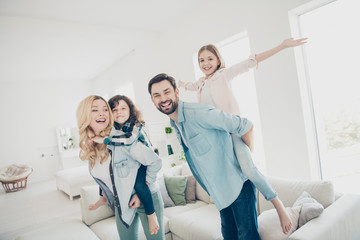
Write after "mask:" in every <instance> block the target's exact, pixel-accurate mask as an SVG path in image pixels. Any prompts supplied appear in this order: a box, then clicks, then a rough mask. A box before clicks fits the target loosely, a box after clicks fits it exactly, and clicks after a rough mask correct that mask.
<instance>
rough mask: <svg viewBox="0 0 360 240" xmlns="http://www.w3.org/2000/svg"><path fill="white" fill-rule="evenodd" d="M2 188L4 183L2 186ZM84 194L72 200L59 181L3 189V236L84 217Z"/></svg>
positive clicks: (0, 216) (8, 238)
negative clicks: (57, 184)
mask: <svg viewBox="0 0 360 240" xmlns="http://www.w3.org/2000/svg"><path fill="white" fill-rule="evenodd" d="M1 188H2V186H1ZM79 200H80V197H75V198H74V200H72V201H71V200H70V199H69V197H68V195H66V194H65V193H63V192H61V191H58V190H57V189H56V184H55V181H47V182H40V183H33V184H29V185H28V186H27V188H26V189H24V190H21V191H18V192H12V193H5V192H4V190H3V189H1V191H0V203H1V204H0V213H1V214H0V239H1V240H14V239H16V237H17V236H19V235H21V234H22V233H25V232H28V231H31V230H35V229H38V228H41V227H44V226H45V225H46V226H49V225H50V224H57V223H60V222H64V221H67V220H71V219H80V218H81V215H80V203H79Z"/></svg>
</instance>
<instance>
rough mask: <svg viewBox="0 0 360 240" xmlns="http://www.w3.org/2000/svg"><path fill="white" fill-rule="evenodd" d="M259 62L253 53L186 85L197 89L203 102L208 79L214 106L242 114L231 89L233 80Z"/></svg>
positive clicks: (189, 88)
mask: <svg viewBox="0 0 360 240" xmlns="http://www.w3.org/2000/svg"><path fill="white" fill-rule="evenodd" d="M257 64H258V63H257V61H256V59H255V55H251V56H250V57H249V58H248V59H247V60H244V61H242V62H240V63H237V64H235V65H234V66H231V67H229V68H222V69H220V70H217V71H216V72H215V73H213V74H212V75H211V76H210V77H209V78H208V79H205V77H202V78H200V79H199V80H198V81H196V82H187V83H185V84H184V87H185V89H186V90H189V91H197V93H198V101H199V102H201V91H202V88H203V86H204V84H205V81H207V83H206V84H207V85H208V89H209V90H210V95H211V97H212V100H213V102H214V103H215V106H214V107H216V108H218V109H220V110H223V111H224V112H227V113H231V114H236V115H240V109H239V105H238V104H237V101H236V99H235V96H234V93H233V91H232V90H231V80H233V79H234V78H235V77H236V76H238V75H240V74H242V73H245V72H248V71H249V70H250V69H251V68H254V67H256V66H257ZM203 103H207V102H203ZM207 104H210V103H207Z"/></svg>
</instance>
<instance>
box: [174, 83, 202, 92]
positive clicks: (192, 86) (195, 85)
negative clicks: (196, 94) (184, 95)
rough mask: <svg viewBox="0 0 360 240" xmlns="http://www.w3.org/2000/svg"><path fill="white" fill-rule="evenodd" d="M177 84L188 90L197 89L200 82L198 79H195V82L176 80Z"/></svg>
mask: <svg viewBox="0 0 360 240" xmlns="http://www.w3.org/2000/svg"><path fill="white" fill-rule="evenodd" d="M177 85H178V87H179V88H180V87H183V88H185V90H188V91H198V90H199V87H200V85H201V83H200V82H199V81H196V82H183V81H181V80H179V81H178V82H177Z"/></svg>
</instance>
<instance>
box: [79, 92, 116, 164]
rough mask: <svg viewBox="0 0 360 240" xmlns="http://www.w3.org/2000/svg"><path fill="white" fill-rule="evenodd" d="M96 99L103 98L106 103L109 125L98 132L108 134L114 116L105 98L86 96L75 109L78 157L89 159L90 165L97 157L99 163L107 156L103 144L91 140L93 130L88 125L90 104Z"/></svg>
mask: <svg viewBox="0 0 360 240" xmlns="http://www.w3.org/2000/svg"><path fill="white" fill-rule="evenodd" d="M98 99H100V100H103V101H104V102H105V103H106V106H107V108H108V112H109V125H108V126H107V127H106V128H105V129H104V130H103V131H101V132H100V136H102V137H105V136H109V135H110V131H111V128H112V126H113V123H114V118H113V115H112V113H111V110H110V107H109V104H108V103H107V102H106V101H105V99H103V98H102V97H100V96H96V95H91V96H88V97H87V98H85V99H84V100H82V101H81V102H80V104H79V106H78V108H77V110H76V118H77V123H78V128H79V147H80V154H79V157H80V159H81V160H83V161H86V160H89V162H90V165H91V167H94V165H95V163H96V160H97V159H99V160H100V163H103V162H104V161H105V160H106V159H107V158H108V157H109V152H108V151H107V149H106V145H105V144H98V143H95V142H93V141H92V140H91V139H92V138H93V137H95V132H94V130H93V129H92V128H91V127H90V122H91V106H92V103H93V102H94V101H95V100H98Z"/></svg>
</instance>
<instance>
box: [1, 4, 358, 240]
mask: <svg viewBox="0 0 360 240" xmlns="http://www.w3.org/2000/svg"><path fill="white" fill-rule="evenodd" d="M342 1H345V2H349V0H337V1H330V0H327V1H326V0H322V1H312V0H293V1H287V0H276V1H266V0H255V1H254V0H244V1H236V0H226V1H221V2H219V1H214V0H208V1H205V0H186V1H172V0H171V1H168V0H156V1H143V0H141V1H134V2H125V1H114V0H111V1H106V2H101V1H96V0H90V1H89V0H73V1H59V0H50V1H49V0H27V1H26V0H12V1H11V0H0V52H1V54H0V66H2V67H1V71H0V93H1V94H0V98H1V101H0V102H1V103H0V104H1V110H2V112H3V118H2V120H1V126H0V129H1V132H2V136H3V138H2V140H1V141H0V142H1V153H2V160H1V162H0V169H1V168H5V167H7V166H10V165H12V164H25V165H28V166H30V167H31V168H32V169H33V172H32V173H31V174H30V176H29V177H28V180H27V188H26V189H24V190H22V191H19V192H13V193H5V191H4V189H0V199H1V202H2V205H1V206H0V211H1V212H4V213H6V214H2V217H0V223H1V224H0V236H1V239H3V238H4V239H15V238H16V237H17V236H18V235H19V234H20V233H24V232H26V231H28V230H30V229H31V228H32V226H36V227H38V226H40V225H42V224H45V223H46V222H47V221H50V222H53V223H57V222H59V221H60V220H59V219H60V218H63V219H67V218H70V217H73V216H78V215H79V214H80V208H79V206H78V205H79V197H76V198H74V200H70V199H69V198H68V196H67V195H66V194H64V193H63V192H61V191H57V190H56V183H55V174H56V173H57V172H59V171H61V170H63V169H64V168H65V167H64V164H65V163H64V159H65V158H67V160H69V159H71V160H73V161H76V163H75V162H71V163H69V164H70V165H72V164H73V165H74V166H78V165H82V164H84V163H82V162H81V160H80V159H79V158H77V156H76V155H77V153H78V148H76V145H77V143H76V142H75V143H74V148H73V149H72V150H73V151H71V152H72V154H73V155H71V156H70V157H68V156H67V157H64V156H65V155H66V153H64V152H69V151H66V150H68V149H64V148H63V146H60V145H59V142H60V140H59V134H61V133H59V131H60V132H61V129H63V130H64V129H65V130H64V131H68V129H70V132H71V133H70V135H71V137H72V138H73V139H75V140H76V117H75V111H76V108H77V106H78V104H79V102H80V101H81V100H82V99H84V98H85V97H86V96H88V95H91V94H95V95H100V96H103V97H104V98H105V99H108V98H109V97H112V96H113V95H115V94H123V95H127V96H129V97H130V98H132V99H133V100H134V102H135V104H136V106H137V107H138V108H139V109H140V111H141V112H142V113H143V116H144V119H145V121H146V123H147V124H148V126H149V128H150V129H149V131H150V133H151V134H150V135H151V136H152V137H153V139H152V140H153V141H154V142H155V143H158V144H159V146H157V147H159V149H160V155H161V156H163V157H164V158H163V161H164V162H165V161H172V162H165V163H164V166H166V168H170V167H171V164H172V163H175V164H177V165H179V164H180V162H179V161H177V158H178V157H177V154H180V152H181V149H180V148H179V146H177V145H176V143H175V142H176V141H173V139H171V141H173V142H172V145H173V148H174V152H175V154H174V155H176V157H175V158H174V157H169V156H167V155H168V152H167V150H166V149H165V148H166V144H165V143H164V141H167V142H168V141H170V140H166V137H167V136H165V133H161V134H157V131H162V130H163V127H164V126H165V127H166V126H168V122H169V120H168V118H167V117H166V116H164V115H163V114H161V113H159V112H158V110H157V109H156V108H155V107H154V106H153V103H152V102H151V99H150V96H149V93H148V90H147V83H148V81H149V80H150V79H151V78H152V77H153V76H155V75H156V74H158V73H161V72H164V73H167V74H169V75H171V76H173V77H174V78H175V79H177V80H182V81H195V80H196V71H197V70H196V64H195V65H194V54H196V53H197V51H198V49H199V48H200V47H201V46H203V45H206V44H210V43H212V44H217V43H219V44H220V43H224V41H227V42H231V41H232V39H234V37H235V38H236V37H238V38H240V39H246V41H247V44H248V50H249V53H258V52H262V51H265V50H268V49H270V48H272V47H274V46H276V45H278V44H280V43H281V41H282V40H284V39H286V38H289V37H294V38H300V37H308V38H309V39H308V43H307V44H305V45H304V46H302V47H298V48H295V49H286V50H284V51H282V52H280V53H278V54H276V55H275V56H273V57H272V58H271V59H269V60H266V61H264V62H262V63H261V64H259V66H258V68H257V69H254V70H253V71H252V72H251V73H250V75H251V77H252V79H253V80H254V81H253V87H254V89H255V90H254V96H255V98H256V99H255V102H254V101H252V102H251V103H249V104H251V105H250V106H254V107H255V108H256V111H255V112H256V114H257V115H256V118H258V120H257V121H255V123H256V124H255V131H259V132H258V133H260V134H261V136H260V137H259V138H260V139H261V146H255V148H257V149H259V151H261V152H260V153H258V155H255V156H260V157H259V158H261V160H255V161H257V163H258V164H259V166H260V169H261V170H262V172H263V173H264V174H265V175H267V176H270V177H276V178H283V179H291V180H302V181H307V180H334V179H332V178H331V177H329V175H326V173H324V172H322V170H324V169H325V165H324V163H323V162H321V161H320V160H319V158H321V153H319V148H320V147H319V143H318V142H317V140H316V136H317V133H316V132H315V130H314V129H315V128H316V127H315V124H314V121H315V120H314V118H313V116H312V110H311V108H310V107H309V106H311V103H309V99H310V97H309V96H307V95H306V93H305V90H304V89H307V86H306V84H305V82H306V80H304V79H305V78H306V75H307V74H308V72H306V71H305V70H304V65H306V64H309V63H310V62H306V61H304V60H303V57H304V55H305V54H304V52H306V50H309V49H310V48H311V47H312V46H314V45H315V44H318V43H312V39H311V36H305V35H303V34H304V32H305V31H303V32H301V31H300V30H299V29H298V28H297V27H296V22H295V23H294V21H295V20H294V19H295V15H296V14H299V12H301V11H304V10H303V9H305V8H306V7H309V6H311V5H316V4H317V5H318V7H313V8H315V9H316V8H319V7H320V6H322V5H326V4H329V5H330V4H332V2H334V3H337V2H342ZM350 2H351V1H350ZM302 30H303V29H302ZM357 37H358V36H357ZM329 41H331V40H330V39H329ZM336 44H339V43H336ZM355 47H356V46H354V48H355ZM306 48H308V49H306ZM335 48H336V47H335ZM339 48H341V46H340V45H339ZM304 49H305V50H304ZM355 50H356V49H355ZM308 53H309V51H308ZM239 54H240V53H239ZM242 54H243V55H241V56H244V58H246V57H248V56H249V54H247V53H246V54H244V53H242ZM225 62H226V59H225ZM304 62H305V63H304ZM352 64H353V63H349V65H350V67H351V66H353V65H352ZM349 65H348V67H349ZM354 68H355V67H354ZM355 69H356V68H355ZM345 70H346V69H344V71H345ZM346 76H347V75H346ZM353 88H354V87H353ZM234 91H235V92H236V89H234ZM244 91H245V90H244ZM307 94H308V93H307ZM307 97H308V98H307ZM180 98H181V100H183V101H190V102H196V101H197V97H196V94H195V93H194V92H188V91H185V90H183V89H181V90H180ZM358 101H359V102H358V104H360V100H358ZM242 104H243V105H248V103H246V102H245V103H242ZM245 117H246V111H245ZM6 119H8V120H6ZM249 119H251V118H250V117H249ZM358 123H359V124H360V121H359V122H358ZM159 126H161V127H159ZM356 129H357V128H356ZM359 129H360V128H359ZM355 131H358V133H357V134H358V138H357V139H356V141H358V142H356V141H355V143H354V144H353V145H351V146H352V149H354V150H353V152H355V155H354V156H355V157H354V159H359V156H360V152H359V151H358V150H357V149H359V148H355V147H358V146H359V144H360V133H359V132H360V131H359V130H358V129H357V130H355ZM70 135H69V136H70ZM160 145H161V146H160ZM163 145H164V146H163ZM354 146H355V147H354ZM319 156H320V157H319ZM174 159H175V160H174ZM349 162H352V161H349ZM346 163H347V162H346ZM66 164H68V162H67V163H66ZM349 167H350V168H352V169H353V172H355V174H352V175H350V176H349V178H347V179H348V181H347V182H346V181H345V180H341V181H339V182H341V184H340V183H339V184H338V185H336V184H335V190H336V191H338V192H350V193H355V194H359V193H360V191H359V190H357V189H354V186H351V183H353V182H354V181H356V180H359V179H360V167H359V165H354V166H349ZM341 174H343V175H344V173H343V172H341ZM335 180H336V179H335ZM349 185H350V187H349ZM342 186H345V187H344V188H342ZM42 189H44V192H42ZM35 195H36V197H35ZM39 196H41V197H42V198H47V197H49V200H51V201H54V202H56V201H59V202H58V203H59V204H60V205H61V206H63V207H64V208H65V209H67V210H64V211H63V212H62V213H61V214H60V213H59V210H57V211H58V212H57V213H52V214H53V217H52V218H51V217H49V216H48V215H47V214H46V211H48V212H49V213H50V212H51V211H52V210H54V211H56V209H53V208H54V206H47V204H48V203H47V202H46V201H45V200H42V201H41V200H40V199H41V198H40V197H39ZM32 197H33V199H36V200H30V199H31V198H32ZM23 201H26V202H27V203H24V202H23ZM37 203H38V204H39V206H37V207H35V206H36V205H37ZM15 204H16V205H15ZM23 204H24V205H23ZM26 204H31V205H26ZM17 205H23V206H28V207H22V208H19V209H18V207H17ZM46 207H48V208H46ZM57 207H59V208H60V206H57ZM29 208H32V210H31V209H29ZM20 209H21V211H20ZM74 209H76V210H74ZM42 211H45V212H42ZM60 211H61V210H60ZM25 212H27V213H25ZM66 213H68V214H66ZM22 214H23V216H24V219H23V220H22V221H20V222H19V223H15V222H12V221H11V222H12V224H11V223H9V221H8V220H9V219H14V221H15V219H21V218H22ZM10 215H11V216H12V217H9V216H10ZM32 218H35V219H36V223H35V225H34V222H33V223H32V225H31V224H30V222H31V219H32ZM40 218H41V219H40ZM56 218H57V219H56Z"/></svg>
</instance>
